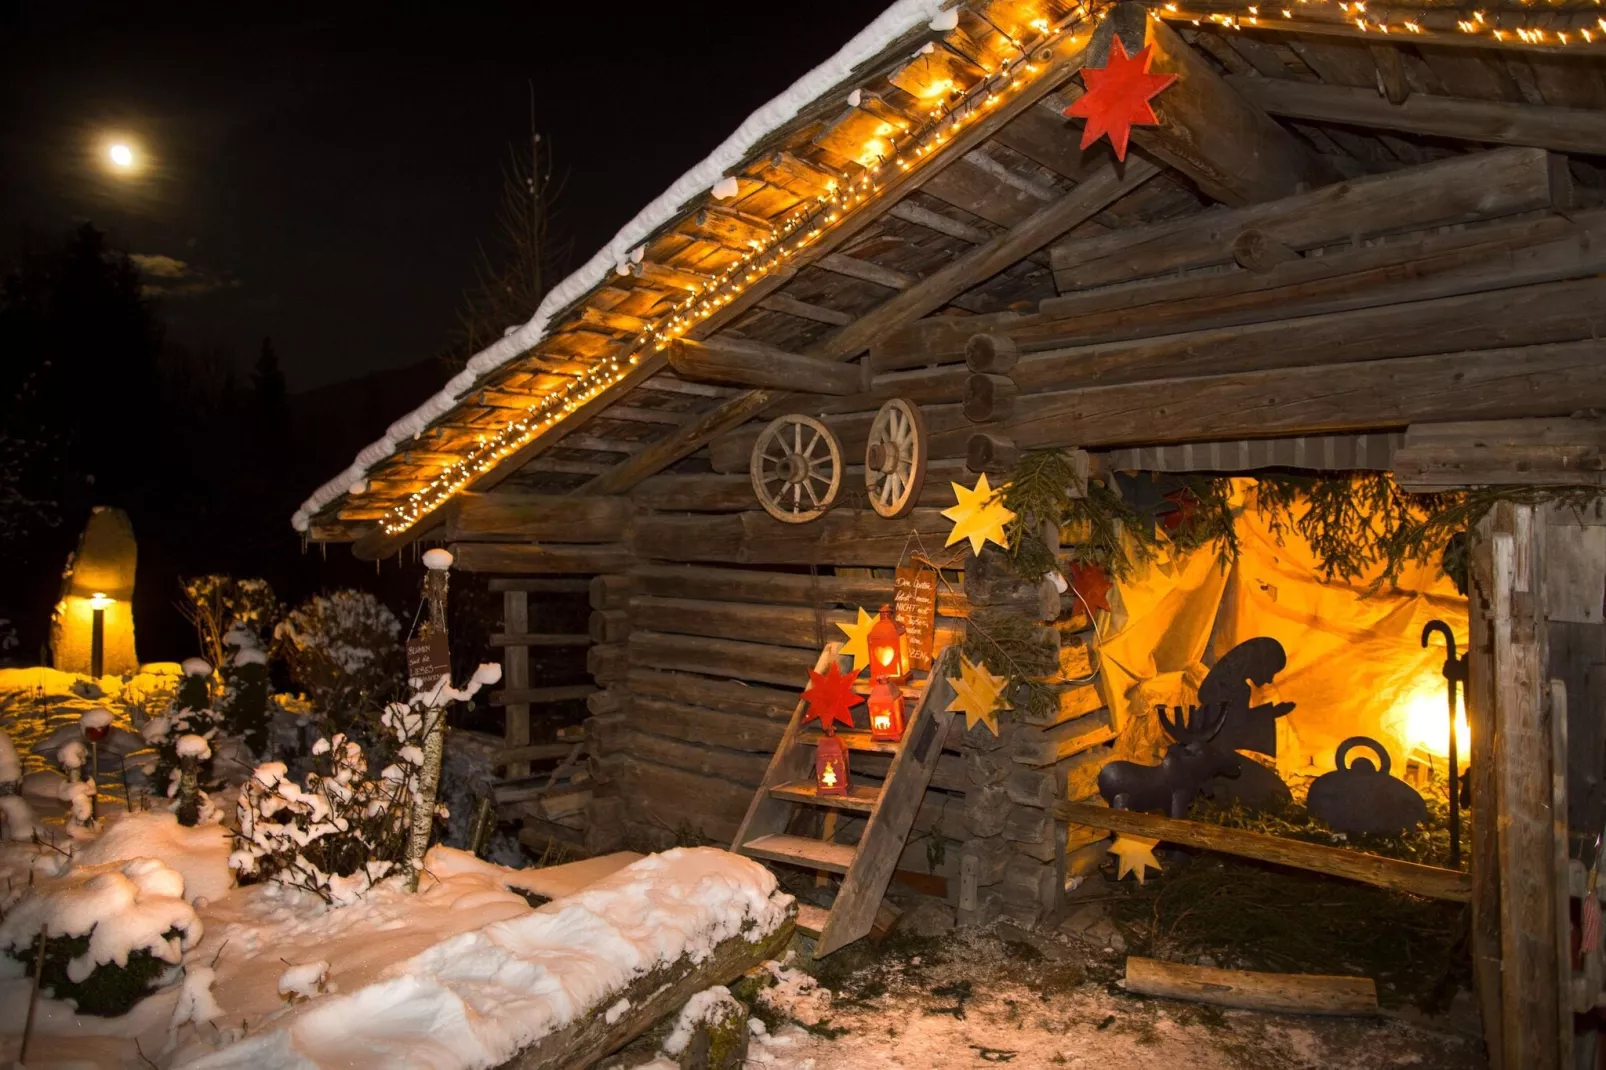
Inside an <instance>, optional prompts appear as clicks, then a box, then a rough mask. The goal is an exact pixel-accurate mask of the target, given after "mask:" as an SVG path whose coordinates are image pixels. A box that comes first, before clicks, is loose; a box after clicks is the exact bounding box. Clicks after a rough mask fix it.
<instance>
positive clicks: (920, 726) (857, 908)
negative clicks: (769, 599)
mask: <svg viewBox="0 0 1606 1070" xmlns="http://www.w3.org/2000/svg"><path fill="white" fill-rule="evenodd" d="M957 660H958V658H957V651H956V648H954V647H948V648H946V649H945V650H943V652H942V653H941V654H939V655H938V656H937V660H936V661H935V662H934V663H933V664H932V667H931V672H930V674H929V676H928V677H927V680H926V693H925V694H924V695H923V696H922V697H921V699H920V704H919V705H918V706H917V707H916V708H915V712H914V715H913V716H912V717H911V718H910V721H909V725H908V727H907V728H906V730H905V735H904V741H903V746H902V747H901V748H900V749H899V751H898V753H897V755H895V756H894V757H893V759H892V765H891V768H889V769H888V771H887V777H886V780H885V781H884V782H883V784H882V787H881V791H880V793H879V795H880V798H879V804H878V805H877V806H876V807H875V809H874V811H873V812H872V813H871V816H870V821H869V823H868V824H866V825H865V827H864V833H863V835H862V836H861V837H860V839H859V851H858V856H857V857H856V858H855V860H854V864H853V866H852V867H851V868H850V869H849V870H848V873H847V876H846V877H844V878H843V881H842V887H841V888H839V889H838V890H837V896H836V900H835V902H834V903H832V905H831V917H830V918H829V920H828V921H827V922H826V926H825V931H824V932H823V933H821V934H820V940H819V944H818V946H817V947H816V948H815V954H816V955H818V956H821V957H824V956H826V955H829V954H830V953H831V952H833V951H835V950H836V949H837V948H840V947H842V946H843V945H844V944H848V943H851V942H853V941H854V940H857V939H859V938H860V937H862V936H864V935H865V934H866V933H868V932H869V931H870V927H871V925H872V924H873V923H874V921H875V915H876V910H877V908H878V907H879V906H880V905H881V897H882V896H883V895H884V894H885V893H886V890H887V883H888V882H889V881H890V880H891V879H892V874H893V871H894V870H895V869H896V868H897V866H898V857H899V855H900V854H901V853H902V851H903V847H904V844H905V843H906V842H907V841H908V838H909V830H910V828H911V827H912V826H913V824H914V819H915V814H916V811H918V810H919V809H920V804H921V802H922V801H923V800H924V798H925V795H926V786H927V785H928V784H929V783H930V782H931V775H932V772H933V771H934V770H935V769H936V767H937V763H938V761H939V760H940V759H941V756H942V740H943V738H944V737H945V736H946V735H947V734H948V725H949V723H950V722H951V721H952V720H953V716H954V715H953V713H952V712H951V711H950V710H949V709H948V705H949V703H950V702H952V701H953V697H954V691H953V685H952V682H951V681H950V680H949V679H948V674H949V673H950V672H952V671H953V670H954V667H955V663H956V661H957Z"/></svg>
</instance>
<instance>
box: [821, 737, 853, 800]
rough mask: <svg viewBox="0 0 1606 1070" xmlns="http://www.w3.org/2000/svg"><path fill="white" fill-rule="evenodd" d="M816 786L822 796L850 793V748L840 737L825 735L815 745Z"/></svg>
mask: <svg viewBox="0 0 1606 1070" xmlns="http://www.w3.org/2000/svg"><path fill="white" fill-rule="evenodd" d="M814 785H815V790H816V792H817V793H818V794H820V795H846V794H847V793H848V748H847V747H845V746H843V745H842V739H841V737H840V736H837V735H834V734H832V735H824V736H821V737H820V739H819V742H818V743H816V744H815V747H814Z"/></svg>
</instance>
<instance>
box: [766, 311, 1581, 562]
mask: <svg viewBox="0 0 1606 1070" xmlns="http://www.w3.org/2000/svg"><path fill="white" fill-rule="evenodd" d="M1603 360H1606V339H1602V340H1591V341H1586V342H1563V343H1557V344H1554V345H1543V346H1526V347H1522V348H1518V349H1489V350H1481V351H1478V352H1473V353H1446V354H1438V355H1434V356H1424V357H1404V358H1400V359H1396V360H1377V361H1362V362H1359V363H1353V364H1331V365H1326V366H1321V367H1314V368H1292V369H1278V370H1271V371H1256V372H1243V373H1239V374H1232V375H1219V376H1204V377H1200V378H1194V379H1167V380H1162V381H1156V382H1147V383H1133V384H1128V385H1122V386H1108V387H1089V388H1086V389H1082V390H1068V391H1064V392H1062V393H1057V394H1038V395H1033V396H1030V397H1024V398H1022V399H1021V400H1020V402H1019V403H1018V404H1017V414H1016V417H1015V419H1013V420H1012V421H1010V422H1009V423H1007V424H1004V425H1001V426H1000V432H1001V433H1003V434H1005V435H1007V436H1009V437H1010V438H1011V439H1013V441H1014V442H1015V443H1016V445H1018V446H1020V447H1022V448H1042V447H1048V446H1072V445H1075V446H1084V447H1097V446H1117V445H1126V444H1130V443H1139V442H1177V441H1189V440H1205V439H1215V438H1226V439H1233V438H1242V437H1248V436H1251V435H1257V434H1258V435H1277V434H1319V433H1323V432H1330V431H1359V430H1363V429H1367V428H1390V427H1399V426H1404V425H1407V424H1411V423H1430V422H1435V421H1444V420H1450V419H1456V418H1470V419H1514V418H1518V417H1531V416H1551V415H1555V414H1558V413H1567V412H1574V411H1577V410H1579V409H1581V408H1602V407H1606V376H1603V375H1602V374H1601V368H1602V361H1603ZM957 437H958V436H956V435H952V434H951V435H950V436H948V438H947V440H945V439H944V436H941V435H939V436H936V437H935V439H934V441H933V443H932V451H933V452H934V453H947V452H948V451H950V450H952V449H954V448H956V444H957ZM828 519H829V518H828ZM738 548H739V547H738Z"/></svg>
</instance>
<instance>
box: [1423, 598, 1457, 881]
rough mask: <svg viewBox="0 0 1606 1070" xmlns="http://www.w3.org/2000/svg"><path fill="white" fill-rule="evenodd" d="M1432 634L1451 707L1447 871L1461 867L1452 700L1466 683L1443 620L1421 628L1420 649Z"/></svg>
mask: <svg viewBox="0 0 1606 1070" xmlns="http://www.w3.org/2000/svg"><path fill="white" fill-rule="evenodd" d="M1434 632H1437V633H1439V634H1440V635H1442V636H1444V668H1443V670H1442V671H1443V673H1444V683H1445V694H1446V697H1447V699H1448V701H1449V704H1450V868H1451V869H1459V868H1460V867H1461V791H1460V789H1459V788H1458V787H1457V785H1456V781H1457V779H1458V777H1459V776H1460V770H1461V765H1460V759H1459V756H1458V755H1457V754H1456V750H1457V747H1456V739H1455V699H1456V688H1457V686H1461V687H1465V686H1466V682H1467V656H1466V655H1465V654H1462V655H1461V656H1460V657H1456V655H1455V633H1454V632H1452V631H1451V630H1450V626H1449V625H1448V624H1446V623H1444V621H1442V620H1430V621H1428V622H1427V623H1426V624H1424V625H1423V626H1422V646H1423V647H1424V648H1426V647H1427V645H1428V637H1429V636H1430V635H1432V634H1433V633H1434Z"/></svg>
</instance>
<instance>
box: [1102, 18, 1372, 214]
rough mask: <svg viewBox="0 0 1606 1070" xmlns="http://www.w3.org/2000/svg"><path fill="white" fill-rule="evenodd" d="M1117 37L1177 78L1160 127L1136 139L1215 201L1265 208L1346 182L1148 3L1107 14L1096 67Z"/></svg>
mask: <svg viewBox="0 0 1606 1070" xmlns="http://www.w3.org/2000/svg"><path fill="white" fill-rule="evenodd" d="M1117 34H1119V35H1120V37H1121V38H1122V43H1123V45H1124V46H1125V49H1126V52H1127V54H1128V55H1137V53H1138V51H1139V50H1140V49H1142V48H1144V47H1148V48H1150V49H1151V50H1152V51H1151V53H1150V57H1151V58H1150V64H1149V68H1148V69H1149V70H1150V71H1151V72H1153V73H1154V74H1171V75H1176V76H1177V82H1176V83H1175V84H1173V85H1171V86H1170V87H1168V88H1167V89H1166V90H1164V91H1162V92H1161V93H1160V94H1159V95H1158V96H1156V97H1155V98H1154V100H1153V101H1152V102H1151V106H1152V107H1153V109H1154V114H1155V116H1156V117H1157V118H1158V120H1159V122H1158V123H1157V124H1156V125H1153V126H1149V125H1144V126H1135V127H1133V128H1132V140H1133V141H1134V142H1136V143H1137V144H1138V145H1139V146H1140V147H1142V148H1143V150H1144V151H1146V152H1148V153H1150V154H1152V155H1154V156H1157V157H1159V158H1160V159H1161V160H1162V161H1163V162H1165V163H1167V164H1169V165H1171V166H1172V167H1174V168H1176V169H1177V170H1178V171H1180V172H1182V173H1183V174H1185V175H1187V176H1188V177H1189V178H1191V179H1192V180H1193V181H1194V182H1195V183H1196V184H1197V185H1198V186H1199V188H1200V189H1202V190H1203V191H1204V192H1205V193H1206V194H1208V195H1209V196H1210V197H1212V198H1213V199H1215V200H1217V201H1221V202H1222V203H1223V204H1229V205H1244V204H1257V203H1260V202H1263V201H1272V200H1276V199H1277V198H1279V197H1284V196H1287V195H1289V194H1291V193H1297V192H1299V191H1300V190H1302V189H1310V188H1312V187H1316V186H1325V185H1327V184H1328V183H1331V182H1336V181H1337V180H1338V179H1339V177H1340V175H1339V173H1338V171H1337V170H1336V169H1335V168H1334V167H1333V165H1332V164H1331V163H1329V162H1328V161H1327V160H1325V159H1324V158H1322V157H1321V156H1318V155H1317V154H1316V153H1314V152H1312V151H1311V150H1310V149H1308V148H1306V147H1305V146H1304V145H1303V144H1302V143H1301V142H1300V141H1298V140H1297V139H1296V138H1295V137H1294V135H1293V134H1291V133H1289V132H1288V131H1287V130H1286V129H1284V128H1283V127H1281V126H1279V125H1278V124H1277V123H1276V121H1274V120H1273V119H1271V118H1270V117H1269V116H1267V115H1266V113H1265V112H1264V111H1262V110H1260V109H1259V108H1257V107H1255V106H1254V105H1253V104H1251V103H1250V102H1249V101H1248V100H1247V99H1245V98H1244V97H1243V96H1241V95H1239V94H1238V93H1236V92H1234V91H1233V90H1232V89H1230V88H1229V87H1228V86H1227V84H1226V83H1225V82H1224V81H1222V78H1221V76H1220V75H1218V74H1217V73H1216V72H1215V69H1214V68H1212V67H1211V66H1210V65H1209V64H1208V63H1207V62H1206V61H1205V59H1204V57H1202V56H1200V55H1199V54H1198V53H1197V52H1195V51H1194V50H1193V49H1192V48H1190V47H1188V44H1187V42H1185V41H1183V40H1182V38H1181V37H1179V36H1178V35H1177V32H1176V31H1175V30H1173V29H1172V28H1171V27H1169V26H1167V25H1166V24H1165V23H1164V22H1162V21H1160V20H1159V19H1156V18H1152V17H1151V16H1150V13H1149V9H1148V8H1147V7H1145V6H1144V5H1142V4H1139V3H1132V2H1128V3H1120V4H1116V5H1114V6H1113V7H1111V8H1109V9H1108V10H1107V11H1106V12H1104V18H1103V19H1102V21H1100V22H1099V24H1098V26H1097V28H1096V29H1095V30H1094V31H1093V41H1092V44H1091V45H1090V46H1089V48H1088V55H1089V59H1088V62H1089V65H1090V66H1094V67H1102V66H1103V65H1104V64H1105V63H1106V62H1107V61H1108V56H1109V51H1110V42H1111V40H1112V39H1113V38H1115V37H1116V35H1117Z"/></svg>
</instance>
